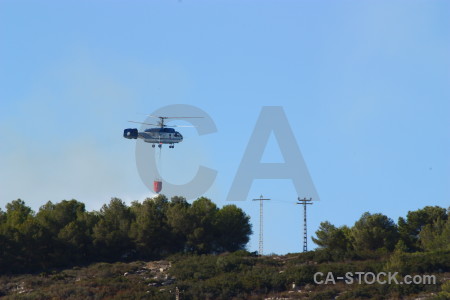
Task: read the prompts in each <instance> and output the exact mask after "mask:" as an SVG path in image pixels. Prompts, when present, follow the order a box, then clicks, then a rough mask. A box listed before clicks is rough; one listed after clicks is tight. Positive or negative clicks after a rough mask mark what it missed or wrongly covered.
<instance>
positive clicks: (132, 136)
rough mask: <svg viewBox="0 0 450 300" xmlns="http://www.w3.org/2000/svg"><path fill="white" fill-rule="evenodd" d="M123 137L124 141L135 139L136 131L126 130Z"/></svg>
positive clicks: (133, 129) (132, 129)
mask: <svg viewBox="0 0 450 300" xmlns="http://www.w3.org/2000/svg"><path fill="white" fill-rule="evenodd" d="M123 137H124V138H126V139H137V138H138V130H137V129H136V128H127V129H125V130H124V131H123Z"/></svg>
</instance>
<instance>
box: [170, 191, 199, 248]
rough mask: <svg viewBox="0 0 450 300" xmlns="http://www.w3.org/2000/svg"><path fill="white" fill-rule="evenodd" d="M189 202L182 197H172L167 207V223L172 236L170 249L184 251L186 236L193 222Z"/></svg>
mask: <svg viewBox="0 0 450 300" xmlns="http://www.w3.org/2000/svg"><path fill="white" fill-rule="evenodd" d="M190 208H191V204H189V203H188V202H187V201H186V199H185V198H183V197H178V196H176V197H172V199H171V202H170V205H169V207H168V208H167V212H166V216H167V224H168V225H169V226H170V230H171V237H172V243H171V245H172V251H173V252H186V251H188V248H187V236H188V235H189V234H190V232H191V231H192V229H193V227H194V222H193V220H192V218H191V216H190Z"/></svg>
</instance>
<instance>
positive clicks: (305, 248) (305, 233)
mask: <svg viewBox="0 0 450 300" xmlns="http://www.w3.org/2000/svg"><path fill="white" fill-rule="evenodd" d="M297 199H298V202H297V204H301V205H303V252H306V251H308V231H307V224H306V205H308V204H310V205H312V203H311V201H312V198H309V199H306V198H303V199H300V197H298V198H297Z"/></svg>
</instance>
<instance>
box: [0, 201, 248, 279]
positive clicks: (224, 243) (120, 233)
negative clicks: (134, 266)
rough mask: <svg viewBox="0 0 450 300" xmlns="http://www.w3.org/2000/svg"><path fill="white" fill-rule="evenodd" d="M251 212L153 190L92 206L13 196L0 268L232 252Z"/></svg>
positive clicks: (0, 220)
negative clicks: (34, 204)
mask: <svg viewBox="0 0 450 300" xmlns="http://www.w3.org/2000/svg"><path fill="white" fill-rule="evenodd" d="M249 220H250V218H249V217H248V216H247V215H246V214H245V213H244V212H243V211H242V210H241V209H240V208H238V207H236V206H235V205H226V206H224V207H222V208H220V209H219V208H218V207H217V206H216V205H215V204H214V203H213V202H212V201H211V200H209V199H207V198H199V199H197V200H196V201H194V202H193V203H192V204H190V203H188V202H187V201H186V199H184V198H182V197H173V198H172V199H171V200H170V201H168V199H167V198H166V197H165V196H163V195H159V196H157V197H156V198H148V199H146V200H145V201H143V202H142V203H139V202H133V203H132V204H131V206H127V205H126V204H125V203H124V202H123V201H122V200H120V199H118V198H113V199H111V201H110V203H109V204H107V205H106V204H105V205H104V206H103V207H102V208H101V210H100V211H93V212H88V211H86V209H85V205H84V204H83V203H81V202H79V201H76V200H70V201H66V200H64V201H61V202H59V203H56V204H54V203H52V202H48V203H46V204H45V205H43V206H42V207H40V209H39V211H38V212H37V213H35V212H33V211H32V210H31V208H30V207H28V206H26V204H25V203H24V201H22V200H20V199H18V200H15V201H12V202H11V203H8V204H7V205H6V212H3V211H1V210H0V273H7V272H9V273H17V272H33V271H40V270H49V269H52V268H61V267H68V266H74V265H83V264H88V263H92V262H100V261H102V262H113V261H119V260H120V261H126V260H136V259H146V260H150V259H158V258H161V257H166V256H168V255H170V254H173V253H194V254H208V253H222V252H226V251H229V252H232V251H236V250H240V249H243V248H244V247H245V245H246V244H247V242H248V241H249V236H250V234H251V233H252V230H251V225H250V222H249Z"/></svg>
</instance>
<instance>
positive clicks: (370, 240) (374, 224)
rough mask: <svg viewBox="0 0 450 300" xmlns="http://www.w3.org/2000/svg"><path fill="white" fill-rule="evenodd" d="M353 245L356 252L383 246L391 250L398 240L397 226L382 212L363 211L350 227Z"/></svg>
mask: <svg viewBox="0 0 450 300" xmlns="http://www.w3.org/2000/svg"><path fill="white" fill-rule="evenodd" d="M351 235H352V237H353V247H354V249H355V250H356V251H357V252H360V253H362V252H365V251H372V250H377V249H380V248H385V249H387V250H389V251H392V250H393V249H394V247H395V245H396V244H397V242H398V239H399V235H398V230H397V226H396V225H395V223H394V222H393V221H392V219H390V218H388V217H387V216H385V215H383V214H379V213H378V214H373V215H372V214H370V213H368V212H366V213H364V214H363V215H362V216H361V218H360V219H359V220H358V221H357V222H356V223H355V225H354V226H353V227H352V229H351Z"/></svg>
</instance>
